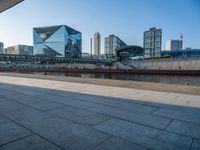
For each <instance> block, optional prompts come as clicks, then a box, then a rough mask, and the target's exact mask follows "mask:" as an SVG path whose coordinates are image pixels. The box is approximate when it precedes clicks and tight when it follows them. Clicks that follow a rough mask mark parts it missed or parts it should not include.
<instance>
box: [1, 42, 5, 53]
mask: <svg viewBox="0 0 200 150" xmlns="http://www.w3.org/2000/svg"><path fill="white" fill-rule="evenodd" d="M3 53H4V46H3V42H0V54H3Z"/></svg>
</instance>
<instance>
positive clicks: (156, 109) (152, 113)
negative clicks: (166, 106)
mask: <svg viewBox="0 0 200 150" xmlns="http://www.w3.org/2000/svg"><path fill="white" fill-rule="evenodd" d="M159 109H161V107H157V108H155V110H153V111H152V112H151V113H150V114H151V115H152V116H157V115H155V114H154V113H155V112H157V111H158V110H159ZM159 117H160V116H159ZM166 118H167V117H166ZM168 119H170V118H168Z"/></svg>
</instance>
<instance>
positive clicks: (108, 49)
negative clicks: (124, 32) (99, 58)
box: [104, 35, 126, 59]
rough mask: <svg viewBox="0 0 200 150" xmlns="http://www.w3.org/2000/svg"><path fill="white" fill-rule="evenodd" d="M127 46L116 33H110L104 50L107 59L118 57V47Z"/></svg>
mask: <svg viewBox="0 0 200 150" xmlns="http://www.w3.org/2000/svg"><path fill="white" fill-rule="evenodd" d="M122 46H126V44H125V43H124V42H123V41H122V40H121V39H120V38H119V37H118V36H115V35H110V36H109V37H107V38H105V42H104V50H105V57H106V59H115V58H116V49H118V48H120V47H122Z"/></svg>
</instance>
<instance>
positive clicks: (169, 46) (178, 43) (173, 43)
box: [166, 40, 183, 51]
mask: <svg viewBox="0 0 200 150" xmlns="http://www.w3.org/2000/svg"><path fill="white" fill-rule="evenodd" d="M182 47H183V41H182V40H169V41H167V43H166V50H175V51H181V50H182Z"/></svg>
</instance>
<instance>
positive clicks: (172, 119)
mask: <svg viewBox="0 0 200 150" xmlns="http://www.w3.org/2000/svg"><path fill="white" fill-rule="evenodd" d="M174 120H175V119H174V118H171V120H170V122H169V123H168V124H167V125H166V126H165V128H164V130H166V131H167V128H168V127H169V125H170V124H171V123H172V122H173V121H174Z"/></svg>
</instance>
